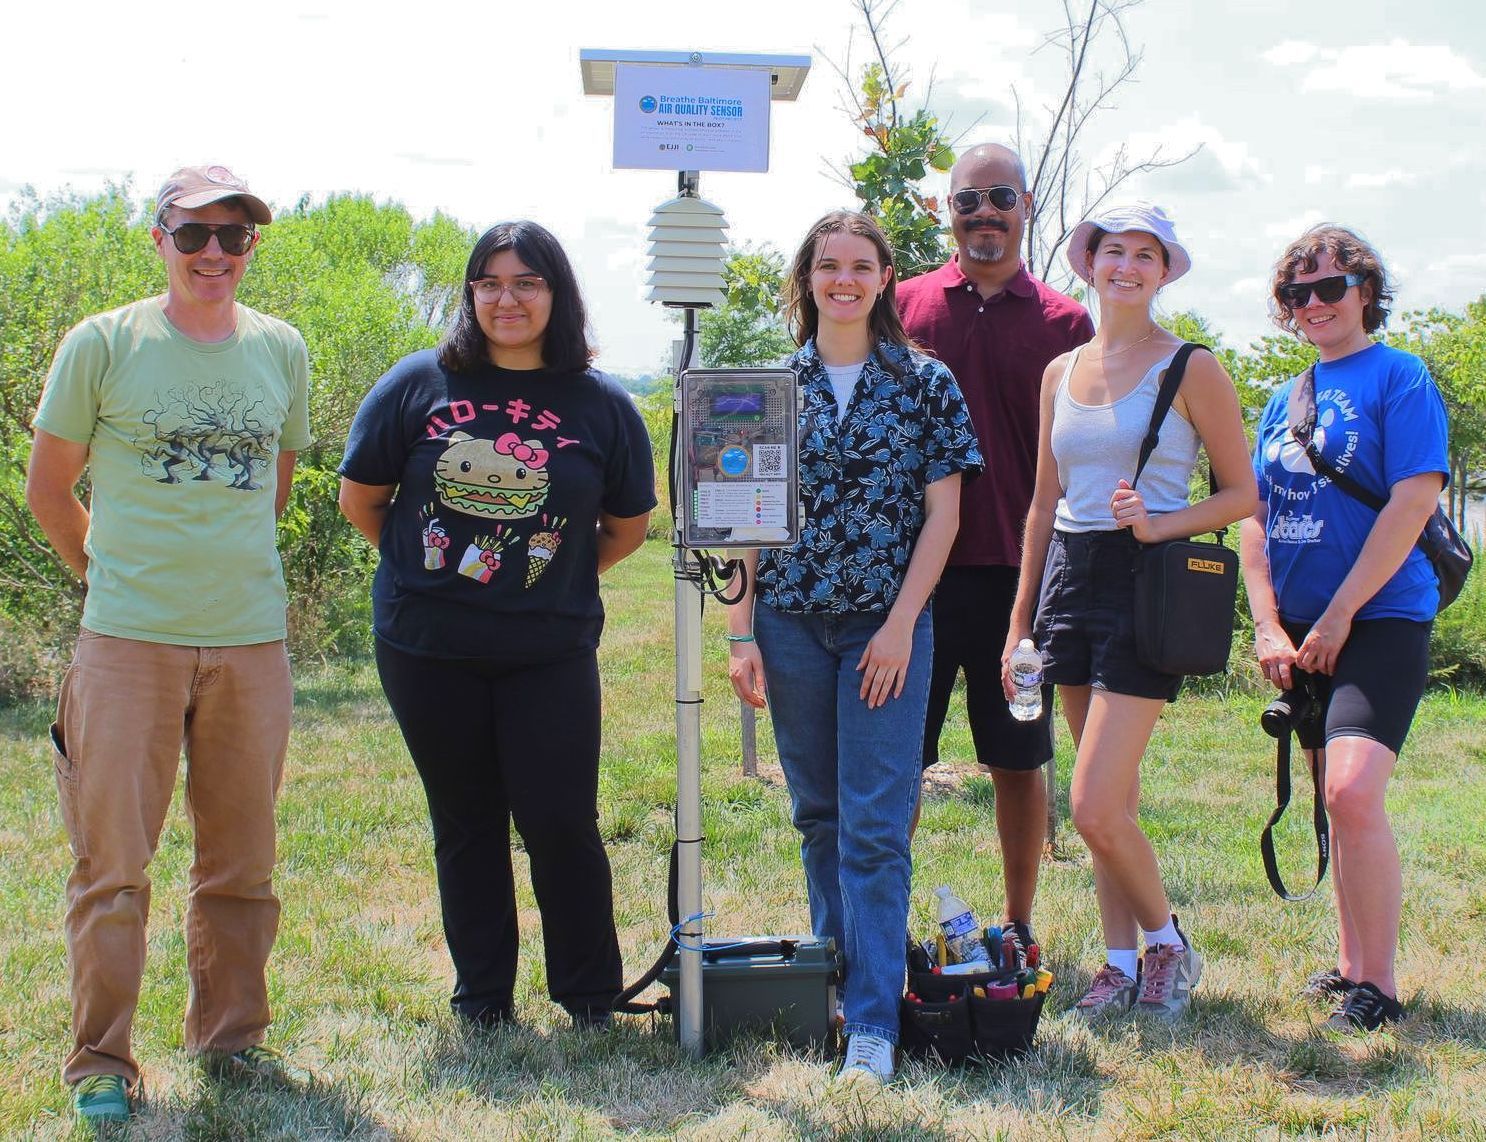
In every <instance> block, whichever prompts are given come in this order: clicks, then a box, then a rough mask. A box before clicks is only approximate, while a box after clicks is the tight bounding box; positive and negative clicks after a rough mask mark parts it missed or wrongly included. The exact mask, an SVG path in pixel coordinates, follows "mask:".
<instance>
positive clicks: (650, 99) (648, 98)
mask: <svg viewBox="0 0 1486 1142" xmlns="http://www.w3.org/2000/svg"><path fill="white" fill-rule="evenodd" d="M655 107H656V103H655V96H653V95H642V96H640V110H641V111H643V112H645V114H647V115H654V114H655Z"/></svg>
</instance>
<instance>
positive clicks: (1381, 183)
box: [1347, 167, 1419, 190]
mask: <svg viewBox="0 0 1486 1142" xmlns="http://www.w3.org/2000/svg"><path fill="white" fill-rule="evenodd" d="M1418 181H1419V172H1418V171H1406V170H1400V169H1399V168H1398V167H1390V168H1389V169H1388V170H1385V171H1370V172H1367V171H1353V172H1352V173H1351V174H1350V175H1348V176H1347V186H1348V188H1350V189H1353V190H1379V189H1381V188H1383V187H1385V186H1411V185H1413V184H1414V183H1416V182H1418Z"/></svg>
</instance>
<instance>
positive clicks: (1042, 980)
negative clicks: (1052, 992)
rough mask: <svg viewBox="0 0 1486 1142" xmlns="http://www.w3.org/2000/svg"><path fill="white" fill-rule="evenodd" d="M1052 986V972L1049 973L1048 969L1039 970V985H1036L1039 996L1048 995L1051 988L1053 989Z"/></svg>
mask: <svg viewBox="0 0 1486 1142" xmlns="http://www.w3.org/2000/svg"><path fill="white" fill-rule="evenodd" d="M1052 985H1053V973H1052V972H1050V971H1048V970H1047V968H1038V969H1037V984H1036V987H1037V994H1038V995H1046V994H1047V989H1048V988H1050V987H1052Z"/></svg>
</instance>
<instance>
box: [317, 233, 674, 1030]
mask: <svg viewBox="0 0 1486 1142" xmlns="http://www.w3.org/2000/svg"><path fill="white" fill-rule="evenodd" d="M592 357H593V351H592V349H591V348H590V346H589V341H588V333H587V320H586V317H585V309H584V305H583V298H582V295H581V294H580V292H579V289H578V282H577V279H576V277H575V276H574V274H573V269H572V266H571V265H570V264H569V262H568V258H567V255H566V254H565V253H564V252H563V250H562V247H561V246H560V245H558V242H557V240H556V239H555V238H554V237H553V236H552V235H551V234H549V233H548V232H547V231H546V230H544V229H543V228H542V227H540V226H538V225H536V224H535V223H532V222H506V223H502V224H500V225H498V226H494V227H492V228H491V229H489V230H487V231H486V232H485V233H484V234H483V235H482V236H481V237H480V239H479V241H478V242H477V243H476V244H475V248H474V251H473V253H471V255H470V259H469V265H468V267H467V268H466V270H465V283H464V290H463V294H462V296H461V298H460V304H459V310H458V312H457V313H456V314H455V317H454V321H453V323H452V324H451V325H450V327H449V331H448V332H447V333H446V334H445V336H444V339H443V341H442V342H441V343H440V344H439V346H438V348H437V349H430V350H425V351H423V352H419V353H413V354H411V355H410V356H408V357H405V358H403V359H402V360H401V361H399V362H398V363H397V364H396V365H394V366H393V367H392V368H391V369H389V370H388V371H387V373H386V375H385V376H383V377H382V378H381V380H379V381H378V382H377V383H376V384H375V385H374V386H373V387H372V389H371V391H370V392H369V393H368V394H367V396H366V399H365V400H364V401H363V402H362V404H361V408H360V409H359V410H358V411H357V413H356V419H355V422H354V423H353V424H352V426H351V434H350V438H349V440H348V441H347V443H346V454H345V459H344V460H343V461H342V462H341V468H340V471H341V477H342V478H341V493H340V504H341V510H342V511H343V512H344V513H345V515H346V518H347V519H349V520H350V521H351V522H352V523H353V524H354V525H355V526H356V527H357V529H358V530H359V531H360V532H361V533H362V534H363V535H365V536H366V538H367V539H368V540H369V541H370V542H372V543H373V544H376V545H377V547H378V550H379V551H380V552H381V557H382V558H381V561H380V563H379V564H378V566H377V573H376V578H375V580H374V582H373V586H372V608H373V626H374V630H375V634H376V656H377V670H378V673H379V674H380V676H381V680H382V688H383V690H384V691H385V692H386V695H387V701H388V703H389V704H390V705H391V707H392V713H393V715H394V717H396V718H397V723H398V726H399V727H400V728H401V730H402V734H403V738H404V740H405V741H406V742H407V746H408V752H409V753H410V754H411V755H412V758H413V764H414V765H415V766H416V767H417V769H418V775H419V777H420V778H422V780H423V787H424V791H425V793H426V794H427V797H428V808H429V813H430V815H431V817H432V820H433V835H434V863H435V865H436V867H437V871H438V882H439V897H440V902H441V904H442V908H443V920H444V936H445V938H446V939H447V940H448V943H449V952H450V955H451V956H452V958H453V960H454V968H455V971H456V973H457V977H458V978H457V981H456V983H455V987H454V995H453V997H452V999H451V1001H450V1002H451V1004H452V1006H453V1008H454V1011H455V1012H456V1013H457V1014H458V1015H459V1016H460V1017H462V1018H463V1019H465V1020H466V1021H469V1022H471V1023H475V1024H481V1025H495V1024H499V1023H504V1022H507V1021H509V1020H510V1019H511V1018H512V999H513V991H514V987H515V982H516V947H517V928H516V889H515V883H514V880H513V877H512V871H511V852H510V827H511V823H512V822H513V821H514V823H515V825H516V830H517V832H519V833H520V834H521V839H522V841H523V842H524V843H525V848H526V852H527V855H528V857H529V859H530V863H531V879H532V888H533V890H534V892H535V894H536V898H537V908H538V910H539V911H540V912H541V915H542V936H543V948H544V954H545V957H546V963H547V989H548V992H549V994H550V995H551V996H552V998H553V999H554V1000H555V1001H556V1002H558V1003H560V1004H562V1005H563V1007H565V1008H566V1009H567V1010H568V1011H569V1012H570V1013H571V1015H572V1017H573V1021H574V1023H575V1024H578V1025H595V1024H597V1025H602V1024H605V1023H607V1021H608V1018H609V1010H610V1007H611V1005H612V1003H613V1000H614V997H615V996H616V995H617V994H618V993H619V990H620V987H621V974H622V969H621V964H620V958H619V941H618V938H617V936H616V934H615V931H614V904H613V892H612V889H611V885H610V875H609V862H608V857H607V856H606V855H605V853H604V845H603V840H602V838H601V836H600V834H599V830H598V762H599V715H600V710H599V699H600V695H599V677H598V661H597V647H598V642H599V634H600V632H601V631H602V629H603V624H604V608H603V604H602V603H601V601H600V599H599V590H598V577H599V572H601V571H603V570H605V569H606V568H609V567H612V566H613V565H614V564H616V563H618V562H619V561H620V560H621V559H623V558H625V556H627V555H629V554H630V553H631V552H633V551H634V550H635V549H636V548H638V547H639V546H640V543H641V542H642V541H643V539H644V537H645V525H646V521H647V519H648V517H649V514H650V509H651V508H652V507H654V506H655V484H654V476H653V473H652V469H651V460H650V445H649V440H648V439H647V437H646V434H645V426H644V422H643V421H642V420H641V418H640V414H639V412H638V410H637V409H636V408H635V405H634V402H633V401H632V400H631V399H630V397H629V394H628V393H626V392H625V391H624V389H623V388H621V387H620V385H619V384H618V383H617V382H616V381H615V380H614V379H613V378H611V377H608V376H606V375H605V374H603V373H601V372H599V371H598V370H596V369H593V368H591V367H590V364H589V362H590V361H591V360H592Z"/></svg>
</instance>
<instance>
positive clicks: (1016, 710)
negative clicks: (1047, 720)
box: [1007, 638, 1042, 722]
mask: <svg viewBox="0 0 1486 1142" xmlns="http://www.w3.org/2000/svg"><path fill="white" fill-rule="evenodd" d="M1007 665H1008V666H1010V667H1011V684H1012V685H1013V686H1015V687H1016V692H1015V693H1014V694H1013V695H1012V696H1011V716H1012V717H1013V718H1015V719H1016V720H1017V721H1019V722H1033V721H1036V720H1037V719H1038V718H1040V717H1042V655H1041V654H1039V653H1038V652H1037V647H1035V646H1034V645H1032V640H1031V639H1030V638H1024V639H1022V641H1021V642H1019V643H1017V647H1016V650H1014V651H1013V652H1012V655H1011V661H1010V662H1009V663H1007Z"/></svg>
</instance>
